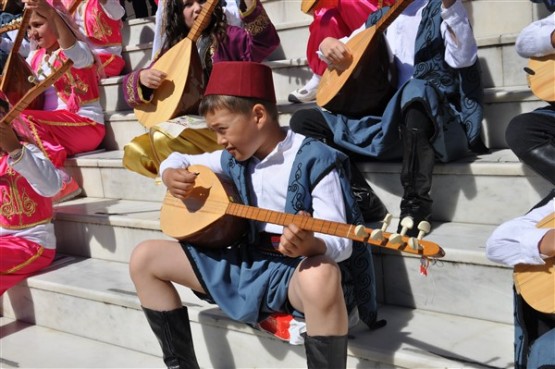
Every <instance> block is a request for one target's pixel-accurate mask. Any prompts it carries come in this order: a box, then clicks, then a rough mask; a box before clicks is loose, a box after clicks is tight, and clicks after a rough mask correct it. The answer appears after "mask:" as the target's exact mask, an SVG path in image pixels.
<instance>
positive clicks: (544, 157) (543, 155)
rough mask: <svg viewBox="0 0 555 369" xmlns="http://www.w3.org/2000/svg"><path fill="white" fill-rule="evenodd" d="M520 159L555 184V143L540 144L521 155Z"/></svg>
mask: <svg viewBox="0 0 555 369" xmlns="http://www.w3.org/2000/svg"><path fill="white" fill-rule="evenodd" d="M520 160H522V161H523V162H524V163H525V164H527V165H528V166H530V167H531V168H532V169H534V171H535V172H536V173H538V174H539V175H541V176H542V177H543V178H545V179H547V180H548V181H549V182H551V183H552V184H553V185H555V143H551V142H548V143H546V144H544V145H541V146H538V147H536V148H534V149H532V150H530V151H528V152H526V153H524V154H522V155H520Z"/></svg>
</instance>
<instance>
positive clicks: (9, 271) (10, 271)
mask: <svg viewBox="0 0 555 369" xmlns="http://www.w3.org/2000/svg"><path fill="white" fill-rule="evenodd" d="M43 252H44V247H42V246H41V247H40V248H39V250H38V251H37V253H36V254H35V255H33V256H32V257H30V258H29V259H27V260H25V261H24V262H23V263H21V264H19V265H16V266H14V267H12V268H10V269H8V270H7V271H5V272H0V275H4V274H12V273H14V272H17V271H18V270H20V269H23V268H24V267H26V266H27V265H29V264H31V263H33V262H34V261H35V260H37V259H38V258H40V257H41V255H42V253H43Z"/></svg>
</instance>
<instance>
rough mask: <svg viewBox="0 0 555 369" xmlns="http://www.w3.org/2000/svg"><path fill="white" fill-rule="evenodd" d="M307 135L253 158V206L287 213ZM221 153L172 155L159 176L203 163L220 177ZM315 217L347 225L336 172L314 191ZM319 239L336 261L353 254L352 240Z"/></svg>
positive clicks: (275, 229)
mask: <svg viewBox="0 0 555 369" xmlns="http://www.w3.org/2000/svg"><path fill="white" fill-rule="evenodd" d="M303 139H304V136H302V135H299V134H296V133H293V132H292V131H288V132H287V136H286V138H285V140H283V141H282V142H280V143H279V144H278V145H277V147H276V148H275V149H274V150H273V151H272V152H271V153H270V154H269V155H268V156H267V157H266V158H264V159H263V160H257V159H256V158H254V157H253V158H252V160H251V163H250V166H249V173H250V176H251V184H252V188H251V189H250V190H251V196H252V197H251V198H252V201H253V205H254V206H257V207H260V208H263V209H269V210H274V211H279V212H284V211H285V200H286V197H287V188H288V185H289V183H288V182H289V175H290V173H291V168H292V166H293V161H294V159H295V155H296V154H297V151H298V149H299V147H300V146H301V144H302V141H303ZM221 154H222V151H215V152H212V153H206V154H200V155H186V154H180V153H173V154H171V155H170V156H169V157H168V158H167V159H166V160H164V161H163V162H162V164H161V166H160V176H161V177H162V178H163V175H164V171H165V170H166V169H167V168H186V167H188V166H189V165H193V164H201V165H204V166H207V167H208V168H210V169H211V170H212V171H213V172H214V173H216V174H221V173H223V169H222V167H221V163H220V158H221ZM312 196H313V204H312V205H313V208H314V213H313V214H312V216H313V217H314V218H318V219H326V220H331V221H337V222H341V223H345V222H346V212H345V203H344V201H343V193H342V190H341V183H340V180H339V174H338V173H337V171H336V170H333V171H331V172H330V173H329V175H326V176H325V177H324V178H323V179H322V180H321V181H320V182H319V183H318V184H317V185H316V187H315V188H314V189H313V191H312ZM258 226H259V229H258V230H259V231H260V232H262V231H264V232H269V233H277V234H281V233H283V227H282V226H278V225H275V224H270V223H258ZM315 236H316V237H319V238H321V239H323V240H324V242H325V244H326V247H327V251H326V255H327V256H329V257H331V258H332V259H334V260H335V261H337V262H340V261H343V260H345V259H347V258H348V257H349V256H350V255H351V252H352V241H351V240H349V239H345V238H341V237H335V236H330V235H325V234H320V233H316V234H315Z"/></svg>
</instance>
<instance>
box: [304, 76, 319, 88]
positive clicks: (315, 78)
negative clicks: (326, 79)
mask: <svg viewBox="0 0 555 369" xmlns="http://www.w3.org/2000/svg"><path fill="white" fill-rule="evenodd" d="M321 78H322V77H321V76H319V75H317V74H312V78H310V80H309V81H308V82H307V83H306V84H305V85H304V89H306V90H308V91H310V90H315V89H317V88H318V85H319V84H320V79H321Z"/></svg>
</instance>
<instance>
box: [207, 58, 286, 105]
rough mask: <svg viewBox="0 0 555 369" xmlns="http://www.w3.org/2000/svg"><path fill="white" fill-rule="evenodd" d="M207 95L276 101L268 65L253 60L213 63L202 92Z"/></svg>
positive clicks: (270, 70)
mask: <svg viewBox="0 0 555 369" xmlns="http://www.w3.org/2000/svg"><path fill="white" fill-rule="evenodd" d="M208 95H228V96H239V97H247V98H255V99H261V100H267V101H271V102H274V103H275V102H276V94H275V92H274V81H273V79H272V69H270V67H268V66H266V65H264V64H261V63H255V62H239V61H234V62H227V61H226V62H218V63H214V65H213V67H212V73H210V79H209V80H208V85H207V86H206V90H205V92H204V96H208Z"/></svg>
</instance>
